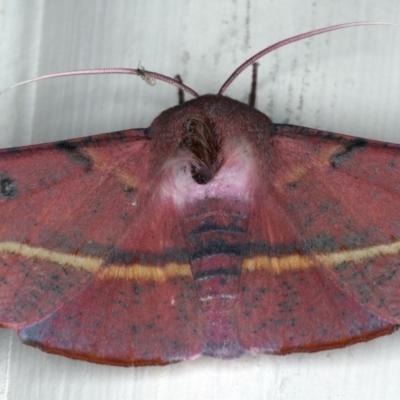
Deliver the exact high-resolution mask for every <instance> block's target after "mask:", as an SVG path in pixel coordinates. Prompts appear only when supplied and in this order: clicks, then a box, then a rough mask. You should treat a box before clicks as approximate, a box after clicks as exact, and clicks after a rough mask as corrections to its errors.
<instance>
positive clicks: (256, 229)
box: [237, 125, 400, 354]
mask: <svg viewBox="0 0 400 400" xmlns="http://www.w3.org/2000/svg"><path fill="white" fill-rule="evenodd" d="M274 130H275V134H274V136H273V147H274V174H273V178H272V184H270V183H269V184H267V185H266V186H267V188H266V190H265V191H264V192H263V193H262V194H261V199H260V200H259V202H258V213H257V216H255V217H254V221H253V226H251V223H250V226H249V231H250V232H252V234H253V236H259V237H263V238H264V240H263V241H261V242H258V241H257V240H256V239H254V241H253V243H252V245H251V246H250V248H249V250H248V251H247V254H249V255H250V256H248V257H247V258H246V259H245V261H244V265H243V272H242V277H241V287H240V294H239V298H240V302H239V303H240V306H239V307H238V309H237V321H238V325H239V326H240V328H239V331H240V335H241V342H242V345H243V347H244V348H246V349H247V350H249V351H253V352H255V353H258V352H270V353H279V354H284V353H288V352H293V351H316V350H320V349H325V348H334V347H341V346H344V345H346V344H351V343H355V342H357V341H364V340H368V339H370V338H373V337H375V336H378V335H382V334H386V333H389V332H391V331H393V330H394V329H395V328H396V327H397V326H398V324H399V313H400V291H399V287H400V274H399V270H400V269H399V263H400V259H399V251H400V242H399V238H400V225H399V222H400V207H399V202H400V197H399V194H400V165H399V161H400V158H399V152H400V147H399V146H398V145H390V144H386V143H380V142H374V141H368V140H364V139H359V138H354V137H348V136H344V135H337V134H331V133H329V132H323V131H318V130H313V129H308V128H302V127H295V126H289V125H275V126H274ZM265 199H268V201H267V202H265V201H264V200H265Z"/></svg>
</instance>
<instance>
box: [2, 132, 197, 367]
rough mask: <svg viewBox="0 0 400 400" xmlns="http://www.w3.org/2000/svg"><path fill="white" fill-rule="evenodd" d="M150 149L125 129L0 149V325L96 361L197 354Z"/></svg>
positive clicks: (172, 217) (177, 241)
mask: <svg viewBox="0 0 400 400" xmlns="http://www.w3.org/2000/svg"><path fill="white" fill-rule="evenodd" d="M150 153H151V140H150V138H149V135H148V133H147V132H146V131H140V130H131V131H124V132H119V133H113V134H106V135H99V136H96V137H90V138H84V139H76V140H69V141H65V142H59V143H56V144H46V145H39V146H32V147H27V148H22V149H15V150H12V149H11V150H5V151H3V152H2V153H1V154H0V191H1V196H0V259H1V264H0V276H1V281H0V284H1V291H0V323H1V324H2V326H4V327H12V328H19V329H20V331H19V334H20V336H21V338H22V339H23V340H24V341H26V342H28V343H31V344H33V345H35V346H39V347H41V348H43V349H44V350H46V351H51V352H55V353H59V354H63V355H66V356H70V357H74V358H81V359H86V360H89V361H94V362H101V363H108V364H119V365H121V364H122V365H130V364H149V363H150V364H151V363H158V364H160V363H167V362H172V361H175V360H179V359H182V358H188V357H193V356H195V355H198V354H199V352H200V350H199V346H200V345H199V343H201V340H199V336H198V335H201V329H199V326H198V321H197V319H196V315H197V314H196V310H195V306H194V305H193V301H192V299H191V298H192V297H193V296H192V290H193V289H192V286H191V282H192V280H191V276H190V270H189V267H188V264H187V257H186V256H185V253H184V249H182V243H183V239H182V234H181V232H180V230H179V227H178V226H177V216H176V213H175V211H174V209H173V207H170V205H169V204H167V203H165V202H163V201H162V199H160V197H159V195H158V193H159V188H158V186H159V182H158V180H157V177H155V176H153V175H151V174H150V172H149V165H150V161H149V160H150ZM196 330H197V332H198V335H197V336H196V334H195V335H193V331H196ZM177 331H179V332H180V335H179V337H178V338H177V337H176V332H177ZM157 338H158V339H157Z"/></svg>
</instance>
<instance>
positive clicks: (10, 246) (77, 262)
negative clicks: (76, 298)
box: [0, 242, 191, 281]
mask: <svg viewBox="0 0 400 400" xmlns="http://www.w3.org/2000/svg"><path fill="white" fill-rule="evenodd" d="M0 254H14V255H18V256H21V257H24V258H28V259H35V260H38V261H47V262H52V263H55V264H58V265H61V266H70V267H74V268H77V269H82V270H85V271H88V272H91V273H97V277H98V278H99V279H137V280H139V279H144V280H152V281H165V280H166V279H169V278H172V277H174V276H191V271H190V265H189V264H179V263H168V264H165V265H163V266H160V267H158V266H154V265H141V264H132V265H116V264H111V265H107V266H105V267H104V268H100V267H101V265H102V263H103V262H104V259H103V258H101V257H93V256H89V255H88V256H82V255H73V254H68V253H62V252H59V251H53V250H47V249H45V248H43V247H34V246H29V245H27V244H22V243H18V242H0Z"/></svg>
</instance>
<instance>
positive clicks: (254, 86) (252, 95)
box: [249, 63, 260, 107]
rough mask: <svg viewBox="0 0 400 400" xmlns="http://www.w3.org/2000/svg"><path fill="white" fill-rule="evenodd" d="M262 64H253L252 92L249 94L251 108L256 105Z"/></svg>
mask: <svg viewBox="0 0 400 400" xmlns="http://www.w3.org/2000/svg"><path fill="white" fill-rule="evenodd" d="M259 65H260V64H258V63H254V64H253V75H252V78H251V90H250V94H249V106H250V107H255V105H256V93H257V70H258V66H259Z"/></svg>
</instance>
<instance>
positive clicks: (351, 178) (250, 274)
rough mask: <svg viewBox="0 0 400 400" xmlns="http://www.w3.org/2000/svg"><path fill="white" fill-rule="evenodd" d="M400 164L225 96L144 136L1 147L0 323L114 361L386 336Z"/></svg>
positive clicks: (39, 340) (394, 297) (175, 113)
mask: <svg viewBox="0 0 400 400" xmlns="http://www.w3.org/2000/svg"><path fill="white" fill-rule="evenodd" d="M210 132H212V134H213V135H210ZM399 150H400V147H399V146H396V145H388V144H385V145H383V144H381V143H378V142H373V141H365V140H361V139H356V138H352V137H347V136H343V135H335V134H331V133H327V132H321V131H316V130H312V129H307V128H300V127H294V126H289V125H274V124H272V123H271V121H270V120H269V119H268V118H267V117H266V116H265V115H263V114H262V113H260V112H258V111H256V110H254V109H253V108H251V107H248V106H246V105H244V104H241V103H239V102H237V101H234V100H231V99H229V98H226V97H223V96H203V97H200V98H199V99H196V100H193V101H190V102H187V103H185V104H183V105H181V106H178V107H174V108H172V109H170V110H167V111H166V112H164V113H163V114H161V115H160V117H158V118H157V119H156V120H155V121H154V123H153V124H152V126H151V128H149V129H148V130H147V131H135V130H131V131H126V132H121V133H116V134H107V135H100V136H98V137H91V138H86V139H77V140H71V141H66V142H60V143H58V144H47V145H40V146H32V147H27V148H22V149H16V150H4V151H2V153H1V155H0V193H1V194H0V222H1V224H0V258H1V265H0V277H1V279H0V286H1V289H0V305H1V307H0V321H1V323H2V326H4V327H11V328H16V329H19V335H20V337H21V338H22V339H23V340H24V341H25V342H28V343H30V344H33V345H35V346H39V347H41V348H42V349H44V350H46V351H50V352H54V353H58V354H63V355H66V356H69V357H73V358H80V359H85V360H88V361H93V362H100V363H108V364H116V365H146V364H164V363H169V362H175V361H179V360H183V359H190V358H195V357H197V356H199V355H200V354H206V355H210V356H215V357H223V358H231V357H236V356H239V355H240V354H242V353H243V352H246V351H247V352H251V353H253V354H256V353H278V354H283V353H288V352H292V351H316V350H321V349H324V348H332V347H340V346H344V345H346V344H349V343H354V342H357V341H362V340H367V339H370V338H372V337H375V336H379V335H382V334H386V333H389V332H391V331H392V330H393V329H395V328H396V327H397V326H398V325H399V310H400V303H399V302H400V295H399V290H398V288H399V287H400V282H399V279H400V277H399V273H398V272H399V268H398V263H399V262H398V259H399V253H400V242H399V238H400V224H399V223H400V207H399V200H398V194H399V191H400V188H399V185H398V183H397V181H398V177H399V174H400V170H399V168H400V164H399V156H398V155H399ZM367 162H368V163H369V166H366V165H367ZM360 199H363V204H362V212H361V209H360ZM44 205H46V206H45V207H44Z"/></svg>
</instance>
